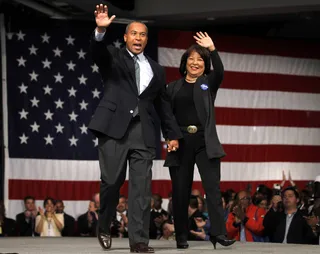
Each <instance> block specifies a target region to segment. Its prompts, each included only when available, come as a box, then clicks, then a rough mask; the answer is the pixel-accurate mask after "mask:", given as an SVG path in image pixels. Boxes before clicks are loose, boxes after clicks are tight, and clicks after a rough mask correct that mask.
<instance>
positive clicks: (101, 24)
mask: <svg viewBox="0 0 320 254" xmlns="http://www.w3.org/2000/svg"><path fill="white" fill-rule="evenodd" d="M94 15H95V20H96V24H97V27H96V29H95V31H94V34H93V38H92V39H91V45H90V48H91V52H92V57H93V61H94V62H95V63H96V64H97V65H98V66H99V68H100V70H101V69H104V70H106V69H108V68H107V67H108V65H110V63H111V61H112V54H111V53H110V50H109V49H108V47H107V45H106V44H105V42H104V40H103V39H104V36H105V34H106V29H107V27H109V26H110V24H111V23H112V21H113V20H114V19H115V17H116V16H115V15H113V16H112V17H111V18H109V15H108V7H107V5H102V4H100V5H97V6H96V10H95V12H94Z"/></svg>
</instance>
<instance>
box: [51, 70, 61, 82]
mask: <svg viewBox="0 0 320 254" xmlns="http://www.w3.org/2000/svg"><path fill="white" fill-rule="evenodd" d="M53 76H54V78H55V79H56V81H55V83H58V82H60V83H62V79H63V76H62V75H61V74H60V72H58V74H57V75H53Z"/></svg>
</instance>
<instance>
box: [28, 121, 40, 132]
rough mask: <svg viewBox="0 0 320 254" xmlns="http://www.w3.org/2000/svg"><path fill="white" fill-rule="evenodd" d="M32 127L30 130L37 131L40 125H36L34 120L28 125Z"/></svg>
mask: <svg viewBox="0 0 320 254" xmlns="http://www.w3.org/2000/svg"><path fill="white" fill-rule="evenodd" d="M30 126H31V128H32V132H39V128H40V125H38V124H37V123H36V122H34V123H33V124H32V125H30Z"/></svg>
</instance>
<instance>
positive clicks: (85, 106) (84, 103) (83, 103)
mask: <svg viewBox="0 0 320 254" xmlns="http://www.w3.org/2000/svg"><path fill="white" fill-rule="evenodd" d="M88 104H89V103H86V102H85V101H84V100H82V102H81V103H79V105H80V110H83V109H84V110H87V106H88Z"/></svg>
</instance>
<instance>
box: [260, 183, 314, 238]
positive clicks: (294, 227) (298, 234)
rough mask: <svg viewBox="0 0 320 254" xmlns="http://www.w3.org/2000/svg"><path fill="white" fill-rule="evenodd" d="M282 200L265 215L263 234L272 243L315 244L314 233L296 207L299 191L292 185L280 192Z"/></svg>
mask: <svg viewBox="0 0 320 254" xmlns="http://www.w3.org/2000/svg"><path fill="white" fill-rule="evenodd" d="M282 199H283V202H279V203H278V205H277V207H276V208H272V209H270V210H269V211H268V213H267V214H266V215H265V218H264V221H263V225H264V229H265V235H267V236H268V237H269V239H270V242H274V243H290V244H316V234H315V233H313V232H312V229H311V227H310V226H309V225H308V223H307V221H306V220H305V218H304V217H303V214H302V213H301V211H300V210H299V209H298V203H299V193H298V192H297V190H296V189H295V188H294V187H288V188H286V189H285V190H284V191H283V192H282Z"/></svg>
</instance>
